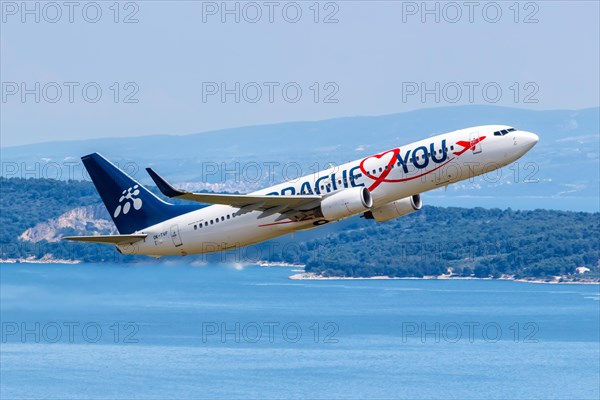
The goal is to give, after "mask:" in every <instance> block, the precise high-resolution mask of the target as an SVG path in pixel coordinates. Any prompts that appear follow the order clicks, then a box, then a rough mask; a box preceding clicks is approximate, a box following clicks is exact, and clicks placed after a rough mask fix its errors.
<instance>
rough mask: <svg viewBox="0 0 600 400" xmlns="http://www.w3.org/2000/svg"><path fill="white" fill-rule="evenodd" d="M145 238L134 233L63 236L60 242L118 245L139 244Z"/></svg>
mask: <svg viewBox="0 0 600 400" xmlns="http://www.w3.org/2000/svg"><path fill="white" fill-rule="evenodd" d="M146 236H148V235H146V234H145V233H134V234H131V235H97V236H65V237H63V238H62V240H73V241H77V242H92V243H103V244H117V245H118V244H131V243H135V242H139V241H140V240H144V238H145V237H146Z"/></svg>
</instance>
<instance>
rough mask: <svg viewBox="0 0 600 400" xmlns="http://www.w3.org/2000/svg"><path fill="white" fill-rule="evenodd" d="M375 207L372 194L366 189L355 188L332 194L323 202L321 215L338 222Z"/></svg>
mask: <svg viewBox="0 0 600 400" xmlns="http://www.w3.org/2000/svg"><path fill="white" fill-rule="evenodd" d="M371 206H373V198H372V197H371V192H369V189H367V188H366V187H354V188H350V189H346V190H343V191H341V192H337V193H335V194H332V195H331V196H329V197H327V198H325V199H324V200H323V201H321V214H323V217H324V218H325V219H327V220H329V221H337V220H340V219H342V218H346V217H350V216H352V215H356V214H359V213H361V212H363V211H366V210H368V209H369V208H371Z"/></svg>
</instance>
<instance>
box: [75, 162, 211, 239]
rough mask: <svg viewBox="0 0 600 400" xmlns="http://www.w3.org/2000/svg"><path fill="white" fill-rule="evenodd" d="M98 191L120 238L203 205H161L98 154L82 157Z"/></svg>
mask: <svg viewBox="0 0 600 400" xmlns="http://www.w3.org/2000/svg"><path fill="white" fill-rule="evenodd" d="M81 160H82V161H83V165H85V168H86V169H87V171H88V173H89V174H90V177H91V178H92V181H93V182H94V185H96V190H98V193H99V194H100V197H101V198H102V201H103V202H104V205H105V206H106V209H107V210H108V213H109V214H110V216H111V217H112V219H113V221H114V223H115V225H116V226H117V229H118V230H119V232H120V233H121V234H129V233H133V232H137V231H139V230H142V229H144V228H147V227H149V226H151V225H154V224H158V223H159V222H162V221H165V220H167V219H170V218H174V217H176V216H178V215H182V214H185V213H188V212H191V211H194V210H197V209H199V208H202V206H201V205H197V204H194V205H173V204H170V203H167V202H164V201H162V200H161V199H159V198H158V197H156V196H155V195H154V194H152V193H151V192H150V191H149V190H148V189H146V188H145V187H144V186H142V185H141V184H139V183H138V182H136V181H135V180H134V179H133V178H131V177H130V176H129V175H127V174H126V173H125V172H123V171H121V170H120V169H119V168H117V166H115V165H114V164H113V163H111V162H110V161H108V160H107V159H106V158H104V157H102V156H101V155H100V154H98V153H93V154H89V155H87V156H83V157H81Z"/></svg>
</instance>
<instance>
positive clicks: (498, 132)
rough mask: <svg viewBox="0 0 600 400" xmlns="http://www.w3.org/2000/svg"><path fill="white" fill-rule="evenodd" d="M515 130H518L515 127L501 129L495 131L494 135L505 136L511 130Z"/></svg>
mask: <svg viewBox="0 0 600 400" xmlns="http://www.w3.org/2000/svg"><path fill="white" fill-rule="evenodd" d="M515 131H516V129H515V128H509V129H503V130H501V131H496V132H494V136H504V135H506V134H507V133H509V132H515Z"/></svg>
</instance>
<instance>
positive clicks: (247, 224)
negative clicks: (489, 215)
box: [119, 125, 538, 256]
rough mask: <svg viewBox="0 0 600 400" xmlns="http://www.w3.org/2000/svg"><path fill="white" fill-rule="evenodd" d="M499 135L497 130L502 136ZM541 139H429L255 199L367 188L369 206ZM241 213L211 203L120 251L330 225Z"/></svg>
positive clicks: (236, 242) (218, 247)
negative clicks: (370, 197)
mask: <svg viewBox="0 0 600 400" xmlns="http://www.w3.org/2000/svg"><path fill="white" fill-rule="evenodd" d="M507 130H512V131H509V132H508V133H504V134H501V135H498V134H496V135H494V133H495V132H498V131H504V132H506V131H507ZM537 141H538V137H537V136H536V135H535V134H533V133H530V132H525V131H519V130H514V128H510V127H509V126H501V125H486V126H478V127H473V128H468V129H462V130H458V131H454V132H450V133H446V134H442V135H438V136H434V137H430V138H427V139H424V140H421V141H418V142H415V143H411V144H408V145H405V146H402V147H399V148H394V149H391V150H388V151H384V152H382V153H379V154H375V155H372V156H369V157H365V158H362V159H359V160H356V161H352V162H348V163H346V164H343V165H340V166H336V167H332V168H329V169H326V170H323V171H321V172H318V173H314V174H311V175H306V176H304V177H302V178H299V179H295V180H294V181H289V182H285V183H281V184H278V185H275V186H272V187H269V188H266V189H262V190H259V191H257V192H255V193H252V194H263V195H264V194H272V195H277V194H279V195H296V194H318V195H321V196H327V195H330V194H331V193H335V192H339V191H342V190H345V189H348V188H351V187H356V186H364V187H367V188H368V189H369V191H370V192H371V195H372V198H373V206H372V207H371V209H375V208H377V207H381V206H383V205H385V204H387V203H390V202H392V201H395V200H399V199H403V198H406V197H409V196H413V195H416V194H419V193H423V192H426V191H428V190H432V189H436V188H438V187H440V186H446V185H448V184H450V183H454V182H458V181H461V180H464V179H469V178H472V177H474V176H477V175H481V174H484V173H488V172H490V171H493V170H496V169H498V168H501V167H503V166H505V165H507V164H510V163H512V162H513V161H515V160H517V159H519V158H520V157H521V156H523V155H524V154H525V153H526V152H527V151H528V150H529V149H531V148H532V147H533V146H534V145H535V143H537ZM238 210H239V209H238V208H235V207H231V206H224V205H212V206H208V207H205V208H202V209H199V210H197V211H193V212H190V213H187V214H184V215H180V216H178V217H176V218H173V219H170V220H167V221H164V222H162V223H159V224H156V225H153V226H150V227H148V228H146V229H143V230H141V231H139V233H145V234H147V235H148V236H147V237H146V238H145V239H144V240H143V241H140V242H137V243H134V244H132V245H123V246H119V249H120V251H122V252H123V253H127V254H146V255H151V256H163V255H187V254H198V253H209V252H215V251H222V250H227V249H231V248H239V247H244V246H248V245H251V244H254V243H258V242H262V241H264V240H268V239H272V238H274V237H277V236H281V235H284V234H287V233H290V232H294V231H298V230H303V229H309V228H313V227H315V226H318V225H321V224H323V223H326V222H331V221H327V220H326V219H324V218H323V217H321V218H318V217H314V218H310V219H305V220H301V221H295V220H289V219H284V220H277V218H278V217H279V214H274V215H271V216H267V217H264V218H258V217H259V216H260V215H261V212H259V211H254V212H249V213H246V214H243V215H238V216H235V213H236V212H237V211H238Z"/></svg>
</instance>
